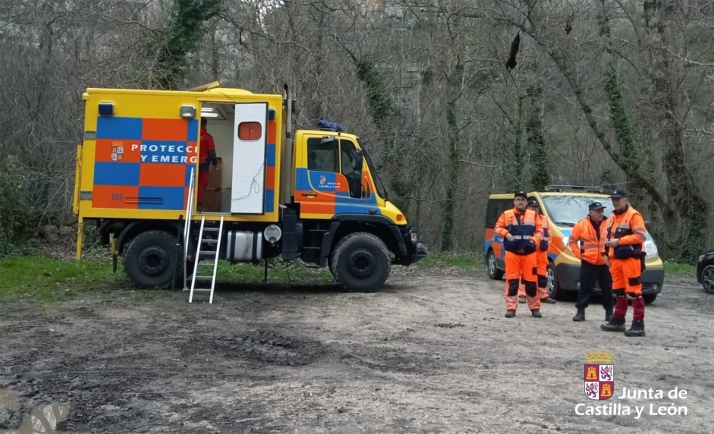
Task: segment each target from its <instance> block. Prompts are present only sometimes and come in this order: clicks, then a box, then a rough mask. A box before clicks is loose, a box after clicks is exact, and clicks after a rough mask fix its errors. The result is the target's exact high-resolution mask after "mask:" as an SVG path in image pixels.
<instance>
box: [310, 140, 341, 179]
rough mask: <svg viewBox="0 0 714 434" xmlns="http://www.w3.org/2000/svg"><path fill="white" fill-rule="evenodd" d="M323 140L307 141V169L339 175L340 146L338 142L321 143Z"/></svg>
mask: <svg viewBox="0 0 714 434" xmlns="http://www.w3.org/2000/svg"><path fill="white" fill-rule="evenodd" d="M321 141H322V138H319V137H316V138H311V139H307V168H308V170H316V171H319V172H334V173H339V162H340V159H339V144H338V141H337V140H333V141H330V142H327V143H320V142H321Z"/></svg>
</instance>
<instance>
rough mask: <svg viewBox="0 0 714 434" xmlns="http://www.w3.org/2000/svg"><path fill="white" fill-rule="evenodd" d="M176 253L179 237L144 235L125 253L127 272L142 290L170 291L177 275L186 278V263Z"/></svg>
mask: <svg viewBox="0 0 714 434" xmlns="http://www.w3.org/2000/svg"><path fill="white" fill-rule="evenodd" d="M175 249H176V237H174V236H173V235H171V234H169V233H168V232H164V231H148V232H144V233H141V234H139V235H137V236H136V237H135V238H134V239H133V240H132V241H131V243H130V244H129V246H128V247H127V249H126V255H125V257H124V272H125V273H126V274H127V276H128V277H129V279H131V281H132V282H133V283H134V285H136V286H137V287H139V288H149V289H151V288H168V287H169V286H170V285H171V281H172V279H173V278H174V271H176V272H177V273H178V274H181V277H183V274H182V273H183V269H182V268H181V267H182V266H183V261H182V258H181V255H180V254H179V255H176V251H175ZM177 259H178V263H176V260H177ZM174 265H175V266H176V270H174ZM191 271H193V270H191Z"/></svg>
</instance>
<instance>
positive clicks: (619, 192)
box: [610, 190, 627, 198]
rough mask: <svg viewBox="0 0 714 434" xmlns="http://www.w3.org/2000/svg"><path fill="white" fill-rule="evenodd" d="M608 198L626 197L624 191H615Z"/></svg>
mask: <svg viewBox="0 0 714 434" xmlns="http://www.w3.org/2000/svg"><path fill="white" fill-rule="evenodd" d="M610 197H611V198H612V197H627V192H626V191H625V190H615V191H613V192H612V194H611V195H610Z"/></svg>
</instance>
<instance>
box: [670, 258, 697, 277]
mask: <svg viewBox="0 0 714 434" xmlns="http://www.w3.org/2000/svg"><path fill="white" fill-rule="evenodd" d="M664 275H665V278H667V277H688V278H692V279H696V278H697V266H696V265H692V264H687V263H683V262H675V261H664Z"/></svg>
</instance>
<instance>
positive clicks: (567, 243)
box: [563, 237, 570, 250]
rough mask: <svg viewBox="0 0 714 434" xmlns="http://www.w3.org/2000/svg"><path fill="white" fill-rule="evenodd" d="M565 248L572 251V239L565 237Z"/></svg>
mask: <svg viewBox="0 0 714 434" xmlns="http://www.w3.org/2000/svg"><path fill="white" fill-rule="evenodd" d="M563 247H565V248H566V249H568V250H570V237H563Z"/></svg>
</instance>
